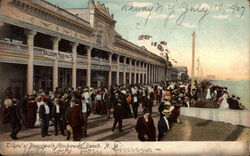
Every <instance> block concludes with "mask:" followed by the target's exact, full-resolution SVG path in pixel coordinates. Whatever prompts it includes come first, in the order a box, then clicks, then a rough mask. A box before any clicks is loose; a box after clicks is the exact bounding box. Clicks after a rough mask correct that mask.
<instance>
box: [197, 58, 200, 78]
mask: <svg viewBox="0 0 250 156" xmlns="http://www.w3.org/2000/svg"><path fill="white" fill-rule="evenodd" d="M197 65H198V66H197V72H198V75H197V82H198V83H199V82H200V58H198V59H197Z"/></svg>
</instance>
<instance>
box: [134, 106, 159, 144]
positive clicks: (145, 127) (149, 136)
mask: <svg viewBox="0 0 250 156" xmlns="http://www.w3.org/2000/svg"><path fill="white" fill-rule="evenodd" d="M135 129H136V132H137V133H138V139H139V140H140V141H156V139H155V126H154V121H153V118H152V117H151V113H150V109H149V108H145V110H144V115H143V116H142V117H140V118H138V120H137V123H136V127H135Z"/></svg>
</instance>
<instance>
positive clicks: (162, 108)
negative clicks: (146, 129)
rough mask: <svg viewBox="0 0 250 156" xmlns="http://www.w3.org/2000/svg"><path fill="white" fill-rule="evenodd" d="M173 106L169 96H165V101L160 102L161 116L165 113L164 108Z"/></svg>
mask: <svg viewBox="0 0 250 156" xmlns="http://www.w3.org/2000/svg"><path fill="white" fill-rule="evenodd" d="M170 107H171V103H170V101H169V100H168V98H166V96H165V98H164V101H163V102H162V103H161V104H160V106H159V107H158V111H159V113H160V118H162V117H163V114H162V113H161V112H162V111H163V110H164V109H168V110H169V108H170Z"/></svg>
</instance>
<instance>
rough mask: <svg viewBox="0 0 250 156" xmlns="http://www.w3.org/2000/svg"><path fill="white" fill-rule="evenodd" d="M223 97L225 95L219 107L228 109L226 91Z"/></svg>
mask: <svg viewBox="0 0 250 156" xmlns="http://www.w3.org/2000/svg"><path fill="white" fill-rule="evenodd" d="M222 97H223V100H222V103H221V104H220V108H219V109H227V108H228V106H229V105H228V103H227V99H228V93H224V94H223V96H222Z"/></svg>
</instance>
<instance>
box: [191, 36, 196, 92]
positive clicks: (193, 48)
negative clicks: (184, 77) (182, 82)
mask: <svg viewBox="0 0 250 156" xmlns="http://www.w3.org/2000/svg"><path fill="white" fill-rule="evenodd" d="M192 37H193V42H192V74H191V88H192V89H193V88H194V69H195V68H194V67H195V61H194V60H195V32H193V34H192Z"/></svg>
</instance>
